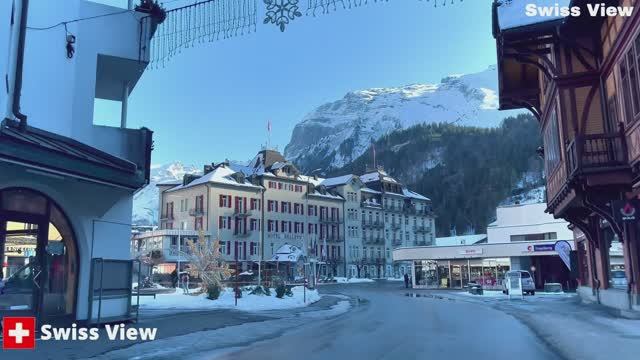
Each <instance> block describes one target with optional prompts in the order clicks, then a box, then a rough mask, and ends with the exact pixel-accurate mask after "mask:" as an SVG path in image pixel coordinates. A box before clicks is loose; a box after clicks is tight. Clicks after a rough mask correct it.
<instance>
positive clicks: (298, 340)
mask: <svg viewBox="0 0 640 360" xmlns="http://www.w3.org/2000/svg"><path fill="white" fill-rule="evenodd" d="M322 292H323V293H331V292H333V293H342V294H345V295H348V296H350V297H356V298H360V299H363V300H364V301H366V303H363V302H361V303H363V304H364V305H363V306H358V307H355V308H353V309H352V310H351V311H349V313H347V314H343V315H341V316H339V317H336V318H333V319H329V320H323V321H315V322H314V321H312V322H310V323H309V324H307V325H304V326H301V327H298V328H296V329H294V330H291V331H289V332H286V333H284V335H283V336H278V337H276V338H273V339H269V340H265V341H262V342H259V343H256V344H252V345H251V346H247V347H243V348H239V349H238V348H236V349H234V350H231V351H226V352H223V353H220V352H219V353H217V354H209V355H205V356H202V357H201V358H202V359H214V358H217V359H233V360H243V359H247V360H249V359H251V360H254V359H260V358H270V359H281V360H287V359H292V360H293V359H295V360H300V359H301V358H304V359H305V360H312V359H322V360H334V359H389V360H395V359H438V358H450V359H491V360H498V359H522V360H525V359H536V360H537V359H558V356H557V355H555V354H554V353H552V352H551V351H550V350H549V349H548V348H547V347H546V346H545V345H544V344H543V343H541V342H540V341H539V340H538V339H537V337H536V336H535V335H534V334H533V333H532V332H531V331H530V330H529V328H527V327H526V326H524V325H523V324H522V323H520V322H519V321H518V320H516V319H515V318H513V317H511V316H510V315H507V314H505V313H504V312H501V311H498V310H495V309H492V308H491V307H488V306H484V305H482V304H474V303H472V302H467V301H458V300H450V299H447V298H437V297H424V295H425V293H424V292H422V293H420V292H416V291H413V290H405V289H402V284H401V283H385V284H358V285H356V284H352V285H330V286H323V287H322ZM418 293H420V294H421V295H423V296H420V297H413V295H414V294H418ZM436 294H437V293H436Z"/></svg>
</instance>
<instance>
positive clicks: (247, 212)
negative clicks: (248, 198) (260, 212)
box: [233, 208, 251, 217]
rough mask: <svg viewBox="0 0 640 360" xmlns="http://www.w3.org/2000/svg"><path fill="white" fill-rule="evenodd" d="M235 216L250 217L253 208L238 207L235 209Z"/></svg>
mask: <svg viewBox="0 0 640 360" xmlns="http://www.w3.org/2000/svg"><path fill="white" fill-rule="evenodd" d="M233 216H234V217H248V216H251V210H249V209H245V208H236V209H235V210H234V211H233Z"/></svg>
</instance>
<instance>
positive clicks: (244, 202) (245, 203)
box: [242, 197, 247, 210]
mask: <svg viewBox="0 0 640 360" xmlns="http://www.w3.org/2000/svg"><path fill="white" fill-rule="evenodd" d="M242 202H243V204H242V205H243V206H242V208H243V209H245V210H247V198H246V197H243V198H242Z"/></svg>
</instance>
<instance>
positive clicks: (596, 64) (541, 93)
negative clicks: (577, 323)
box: [493, 0, 640, 308]
mask: <svg viewBox="0 0 640 360" xmlns="http://www.w3.org/2000/svg"><path fill="white" fill-rule="evenodd" d="M587 2H588V1H583V0H574V1H572V3H571V5H572V6H581V7H582V8H583V11H582V15H581V16H580V17H567V18H560V19H555V20H551V21H549V20H542V21H541V22H538V23H532V24H531V23H530V24H527V25H524V26H519V27H511V28H509V29H501V28H500V12H499V10H498V9H499V7H500V6H502V4H501V3H500V2H499V1H495V2H494V4H493V34H494V37H495V38H496V43H497V56H498V72H499V92H500V94H499V95H500V108H501V109H516V108H526V109H528V110H530V111H531V112H532V113H533V114H534V115H535V116H536V117H537V118H538V120H539V121H540V126H541V131H542V136H543V140H544V158H545V171H546V176H547V204H548V207H547V211H548V212H550V213H552V214H554V216H555V217H557V218H564V219H566V220H567V221H568V222H570V223H571V224H572V225H573V226H574V227H575V228H576V232H577V233H579V234H580V237H579V238H576V241H577V242H579V241H584V242H585V243H584V244H580V246H579V247H578V248H582V247H585V250H586V251H584V252H578V256H579V261H578V262H579V263H580V264H587V265H586V266H588V268H589V269H590V270H592V271H590V272H589V276H584V275H581V276H580V277H581V279H580V280H581V283H582V285H583V286H588V287H591V288H592V291H593V293H594V295H595V294H596V293H597V292H598V291H601V290H605V289H607V287H608V278H607V277H608V276H609V275H608V271H607V270H606V267H607V266H608V265H607V264H608V260H607V257H608V249H609V246H610V242H611V239H612V238H613V237H614V236H616V235H617V237H618V238H619V239H620V240H621V241H622V242H623V243H624V253H625V267H626V272H627V279H628V289H627V292H628V294H629V299H630V308H631V307H632V306H631V305H632V304H635V305H638V304H639V302H638V294H639V293H640V281H638V277H639V275H640V273H639V271H638V270H640V263H639V259H640V252H639V250H640V246H639V244H640V239H639V238H638V235H637V234H639V232H638V229H637V226H635V225H634V226H629V225H624V224H621V223H618V222H616V220H615V219H614V217H613V212H612V206H611V205H612V203H611V202H612V201H613V200H622V199H628V198H633V197H638V194H639V193H640V121H638V120H639V119H640V11H634V12H633V14H632V16H630V17H624V18H623V17H609V18H606V17H605V18H600V17H590V16H589V15H588V13H587V11H586V10H585V9H584V7H585V6H586V3H587ZM601 2H603V1H593V3H601ZM604 2H606V3H607V4H608V5H626V6H632V5H640V2H638V4H636V0H623V1H604ZM585 257H587V258H585Z"/></svg>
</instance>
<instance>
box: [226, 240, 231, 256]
mask: <svg viewBox="0 0 640 360" xmlns="http://www.w3.org/2000/svg"><path fill="white" fill-rule="evenodd" d="M227 255H231V241H227Z"/></svg>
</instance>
